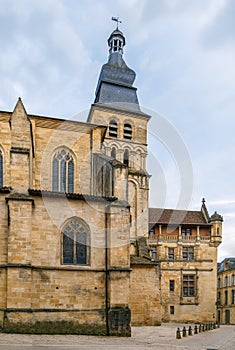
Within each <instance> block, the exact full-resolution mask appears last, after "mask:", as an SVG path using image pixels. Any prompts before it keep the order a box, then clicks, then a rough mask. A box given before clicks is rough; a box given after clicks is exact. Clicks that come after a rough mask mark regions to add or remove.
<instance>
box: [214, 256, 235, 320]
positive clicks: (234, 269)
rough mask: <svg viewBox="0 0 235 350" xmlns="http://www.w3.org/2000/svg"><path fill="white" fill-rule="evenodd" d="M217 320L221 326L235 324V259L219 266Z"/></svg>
mask: <svg viewBox="0 0 235 350" xmlns="http://www.w3.org/2000/svg"><path fill="white" fill-rule="evenodd" d="M217 319H218V322H219V323H221V324H235V258H226V259H224V260H223V261H222V262H221V263H219V264H218V280H217Z"/></svg>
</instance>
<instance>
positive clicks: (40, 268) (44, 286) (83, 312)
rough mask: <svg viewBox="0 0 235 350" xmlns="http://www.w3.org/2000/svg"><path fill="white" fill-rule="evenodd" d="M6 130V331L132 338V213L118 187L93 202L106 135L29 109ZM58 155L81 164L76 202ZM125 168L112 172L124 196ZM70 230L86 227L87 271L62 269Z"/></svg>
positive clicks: (1, 198)
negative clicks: (97, 158) (56, 172)
mask: <svg viewBox="0 0 235 350" xmlns="http://www.w3.org/2000/svg"><path fill="white" fill-rule="evenodd" d="M0 123H1V128H0V133H1V151H2V160H3V162H2V163H3V174H2V175H3V176H2V177H3V185H4V186H2V187H1V188H0V205H1V209H2V210H1V254H0V261H1V262H0V264H1V265H0V268H1V274H0V278H1V283H0V285H1V292H0V305H1V306H0V307H1V311H2V312H1V316H2V319H1V325H2V328H3V330H4V331H16V332H30V333H31V332H34V333H37V332H39V333H40V332H49V333H50V332H51V333H78V334H79V333H87V334H107V333H108V334H111V335H112V334H113V335H129V334H130V310H129V283H130V253H129V239H130V238H129V236H130V232H129V231H130V230H129V226H130V209H129V204H128V202H127V198H126V193H125V191H121V190H119V191H117V190H116V189H115V188H114V193H113V196H112V195H111V193H108V194H109V195H110V197H108V196H106V197H102V196H94V195H93V193H92V189H91V183H92V181H91V179H93V178H94V177H95V176H96V174H94V173H93V162H88V161H87V159H90V158H89V157H91V156H93V152H94V153H95V152H96V151H97V150H100V149H101V140H102V135H103V133H104V130H105V128H104V127H102V126H100V127H98V126H96V125H92V124H89V125H88V124H84V123H77V122H66V121H59V120H56V119H54V120H53V119H52V118H41V117H37V116H28V115H27V113H26V111H25V109H24V106H23V104H22V102H21V100H19V101H18V102H17V105H16V107H15V109H14V111H13V113H5V112H3V113H1V118H0ZM21 140H22V142H21ZM61 140H63V141H62V142H61ZM91 143H92V150H91V146H90V145H91ZM58 149H60V150H61V149H62V151H61V153H60V154H61V155H62V156H63V152H64V153H65V154H67V155H66V156H68V154H69V155H72V157H73V176H74V179H73V186H74V190H73V193H68V192H65V191H53V190H52V187H53V184H52V182H53V181H54V178H53V169H52V166H53V165H52V164H53V155H54V154H57V150H58ZM67 151H68V153H66V152H67ZM68 157H69V156H68ZM61 167H62V165H61ZM122 168H123V167H115V166H113V165H111V170H112V174H115V178H116V185H117V187H120V185H119V186H118V183H119V181H120V182H121V183H123V182H125V181H126V182H127V176H126V172H125V169H123V171H122ZM66 171H69V170H68V169H67V170H66ZM60 176H61V179H60V180H61V182H62V181H63V177H62V175H61V174H60ZM66 176H68V175H67V174H66ZM55 181H56V179H55ZM125 187H126V186H125ZM81 192H83V195H78V194H76V193H81ZM117 192H118V193H117ZM117 194H118V199H117ZM70 222H71V225H74V224H76V223H77V222H79V223H81V225H82V226H83V227H85V228H86V234H87V237H86V239H87V241H86V244H87V246H86V252H85V254H86V260H84V261H82V262H81V263H74V262H70V263H68V262H66V261H63V259H65V257H63V255H64V254H65V250H66V247H64V245H65V243H64V242H65V240H66V238H65V237H64V236H63V231H64V227H66V225H67V224H68V223H70ZM69 234H70V231H68V235H69ZM80 243H81V242H78V243H76V247H74V249H75V250H76V251H73V252H72V253H71V254H77V255H78V254H79V253H78V251H79V249H80V248H81V249H82V248H83V247H82V244H81V245H79V244H80ZM67 258H69V257H67Z"/></svg>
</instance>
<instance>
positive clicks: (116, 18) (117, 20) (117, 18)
mask: <svg viewBox="0 0 235 350" xmlns="http://www.w3.org/2000/svg"><path fill="white" fill-rule="evenodd" d="M112 21H114V22H117V29H118V23H122V21H119V17H112Z"/></svg>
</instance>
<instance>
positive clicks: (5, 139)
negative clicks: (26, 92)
mask: <svg viewBox="0 0 235 350" xmlns="http://www.w3.org/2000/svg"><path fill="white" fill-rule="evenodd" d="M108 44H109V58H108V62H107V63H106V64H104V65H103V67H102V69H101V72H100V77H99V80H98V84H97V89H96V93H95V100H94V103H93V104H92V105H91V108H90V112H89V115H88V120H87V122H86V123H83V122H77V121H68V120H63V119H57V118H53V117H44V116H38V115H29V114H28V113H27V112H26V110H25V108H24V105H23V103H22V101H21V99H19V100H18V102H17V104H16V106H15V108H14V110H13V111H12V112H6V111H2V112H0V206H1V210H0V227H1V229H0V239H1V245H0V327H1V329H2V330H3V331H7V332H29V333H75V334H100V335H104V334H108V335H121V336H129V335H130V334H131V324H132V325H159V324H161V322H162V320H163V321H177V320H178V321H210V320H212V319H213V318H214V314H215V299H216V286H215V284H216V260H217V246H218V245H219V243H220V242H221V235H222V227H221V226H222V225H221V223H222V218H221V217H220V216H219V215H218V214H215V215H214V216H211V217H209V215H208V213H207V210H206V207H205V203H203V205H202V210H201V211H200V212H179V211H172V210H167V209H163V210H159V209H149V205H148V192H149V177H150V175H149V174H148V172H147V170H146V158H147V124H148V121H149V119H150V116H149V115H147V114H145V113H143V112H142V111H141V109H140V106H139V102H138V98H137V92H136V91H137V89H136V88H135V87H134V86H133V83H134V80H135V72H134V71H133V70H132V69H130V68H129V67H128V66H127V65H126V63H125V62H124V60H123V47H124V45H125V38H124V36H123V33H122V32H121V31H120V30H118V29H116V30H114V32H113V33H112V34H111V35H110V37H109V39H108ZM149 225H150V226H149ZM149 227H150V231H149ZM209 287H210V290H211V293H210V296H209V297H208V295H207V294H205V293H203V291H205V290H207V289H208V288H209Z"/></svg>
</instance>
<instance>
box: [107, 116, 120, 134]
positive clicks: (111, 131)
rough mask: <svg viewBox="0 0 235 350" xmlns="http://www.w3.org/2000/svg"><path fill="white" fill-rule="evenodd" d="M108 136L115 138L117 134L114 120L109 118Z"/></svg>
mask: <svg viewBox="0 0 235 350" xmlns="http://www.w3.org/2000/svg"><path fill="white" fill-rule="evenodd" d="M109 136H110V137H115V138H117V136H118V126H117V122H116V121H115V120H113V119H112V120H111V121H110V123H109Z"/></svg>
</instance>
